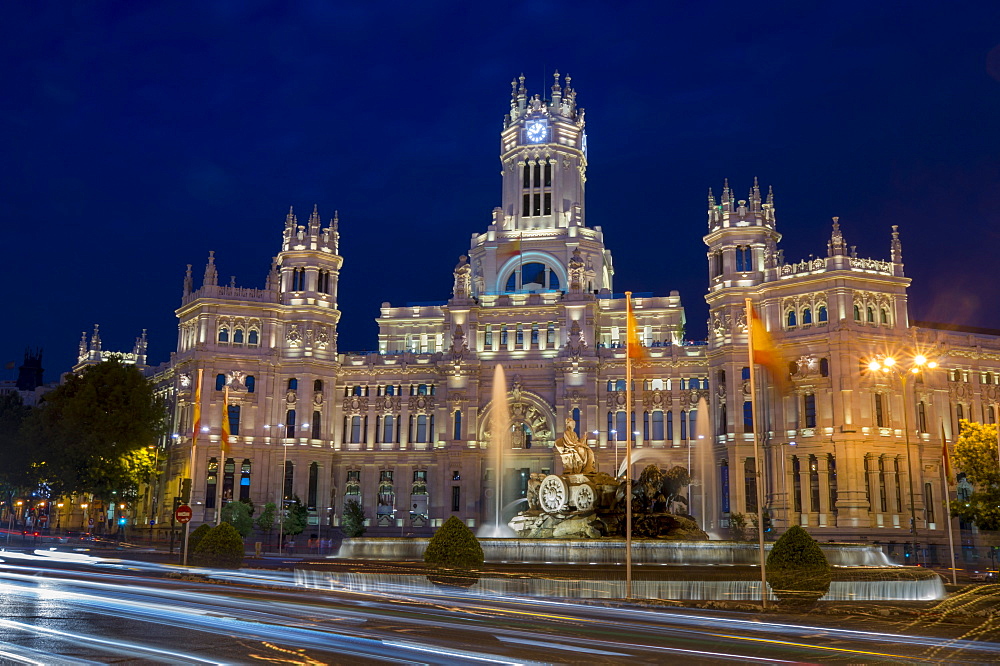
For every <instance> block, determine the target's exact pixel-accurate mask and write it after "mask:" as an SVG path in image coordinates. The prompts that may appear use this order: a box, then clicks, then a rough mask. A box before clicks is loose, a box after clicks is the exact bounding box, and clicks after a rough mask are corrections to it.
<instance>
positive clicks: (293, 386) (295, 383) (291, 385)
mask: <svg viewBox="0 0 1000 666" xmlns="http://www.w3.org/2000/svg"><path fill="white" fill-rule="evenodd" d="M298 389H299V380H298V379H295V378H294V377H292V378H291V379H289V380H288V390H289V391H297V390H298Z"/></svg>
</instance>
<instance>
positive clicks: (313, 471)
mask: <svg viewBox="0 0 1000 666" xmlns="http://www.w3.org/2000/svg"><path fill="white" fill-rule="evenodd" d="M318 489H319V463H316V462H313V463H309V487H308V489H307V491H306V508H307V509H309V510H310V511H315V510H316V495H318V494H319V493H318V492H317V490H318Z"/></svg>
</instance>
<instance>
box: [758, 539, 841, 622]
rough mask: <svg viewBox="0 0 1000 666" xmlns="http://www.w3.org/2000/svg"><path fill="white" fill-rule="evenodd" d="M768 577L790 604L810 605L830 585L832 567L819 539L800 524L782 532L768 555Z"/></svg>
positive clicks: (774, 589)
mask: <svg viewBox="0 0 1000 666" xmlns="http://www.w3.org/2000/svg"><path fill="white" fill-rule="evenodd" d="M766 569H767V579H768V582H769V583H770V584H771V589H772V590H773V591H774V594H775V596H777V597H778V599H780V600H781V602H782V603H783V604H786V605H789V606H801V607H811V606H812V605H813V604H815V603H816V601H817V600H818V599H819V598H820V597H822V596H823V595H824V594H826V593H827V592H828V591H829V589H830V580H831V578H832V573H833V570H832V568H831V567H830V563H829V562H827V560H826V555H824V554H823V551H822V550H820V547H819V544H818V543H816V540H815V539H813V538H812V537H811V536H809V533H808V532H806V531H805V530H804V529H802V528H801V527H799V526H798V525H792V526H791V527H790V528H788V531H787V532H785V533H784V534H782V535H781V538H780V539H778V540H777V541H776V542H775V544H774V547H773V548H772V549H771V552H770V554H769V555H768V556H767V564H766Z"/></svg>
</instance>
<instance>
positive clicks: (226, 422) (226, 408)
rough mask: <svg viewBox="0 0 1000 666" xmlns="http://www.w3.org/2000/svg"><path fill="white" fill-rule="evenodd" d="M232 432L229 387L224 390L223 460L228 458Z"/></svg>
mask: <svg viewBox="0 0 1000 666" xmlns="http://www.w3.org/2000/svg"><path fill="white" fill-rule="evenodd" d="M231 435H232V430H231V429H230V427H229V386H226V387H225V388H223V389H222V458H223V460H225V458H226V449H227V448H229V438H230V436H231Z"/></svg>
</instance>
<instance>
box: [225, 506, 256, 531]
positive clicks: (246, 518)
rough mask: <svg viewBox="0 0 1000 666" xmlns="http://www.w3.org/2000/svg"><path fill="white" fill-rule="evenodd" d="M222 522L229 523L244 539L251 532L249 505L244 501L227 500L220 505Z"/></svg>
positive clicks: (251, 521) (251, 520)
mask: <svg viewBox="0 0 1000 666" xmlns="http://www.w3.org/2000/svg"><path fill="white" fill-rule="evenodd" d="M222 522H224V523H229V524H230V525H232V526H233V527H234V528H236V531H237V532H239V533H240V536H241V537H243V538H244V539H245V538H247V537H248V536H250V533H251V532H253V518H251V517H250V507H249V506H248V505H247V504H246V503H244V502H228V503H227V504H226V505H225V506H224V507H222Z"/></svg>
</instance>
